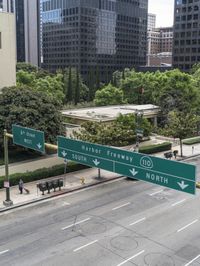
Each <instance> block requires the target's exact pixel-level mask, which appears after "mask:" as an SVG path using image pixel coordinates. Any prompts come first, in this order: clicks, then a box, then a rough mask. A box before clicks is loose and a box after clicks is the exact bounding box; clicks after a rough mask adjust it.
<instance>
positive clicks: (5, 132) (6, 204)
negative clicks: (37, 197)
mask: <svg viewBox="0 0 200 266" xmlns="http://www.w3.org/2000/svg"><path fill="white" fill-rule="evenodd" d="M6 134H7V130H6V129H4V163H5V180H6V181H7V182H8V184H9V172H8V138H7V136H6ZM3 204H4V205H5V206H6V207H8V206H11V205H13V202H12V200H11V199H10V184H9V185H8V187H6V200H5V201H4V202H3Z"/></svg>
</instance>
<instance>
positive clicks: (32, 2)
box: [15, 0, 39, 65]
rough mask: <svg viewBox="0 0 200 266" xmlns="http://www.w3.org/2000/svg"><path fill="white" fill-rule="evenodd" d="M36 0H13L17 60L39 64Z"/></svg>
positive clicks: (37, 9)
mask: <svg viewBox="0 0 200 266" xmlns="http://www.w3.org/2000/svg"><path fill="white" fill-rule="evenodd" d="M38 12H39V8H38V0H15V14H16V33H17V61H18V62H27V63H31V64H33V65H38V64H39V54H38V52H39V16H38V14H39V13H38Z"/></svg>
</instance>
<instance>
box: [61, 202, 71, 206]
mask: <svg viewBox="0 0 200 266" xmlns="http://www.w3.org/2000/svg"><path fill="white" fill-rule="evenodd" d="M68 205H71V204H70V203H69V202H66V201H64V202H63V204H62V206H68Z"/></svg>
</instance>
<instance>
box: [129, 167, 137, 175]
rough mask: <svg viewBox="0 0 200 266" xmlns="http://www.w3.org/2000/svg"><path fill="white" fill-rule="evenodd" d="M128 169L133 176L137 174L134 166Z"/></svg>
mask: <svg viewBox="0 0 200 266" xmlns="http://www.w3.org/2000/svg"><path fill="white" fill-rule="evenodd" d="M129 171H130V172H131V174H132V175H133V176H135V175H137V174H138V172H137V171H135V168H133V169H132V170H131V169H130V170H129Z"/></svg>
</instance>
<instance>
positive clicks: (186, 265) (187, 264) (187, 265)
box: [185, 255, 200, 266]
mask: <svg viewBox="0 0 200 266" xmlns="http://www.w3.org/2000/svg"><path fill="white" fill-rule="evenodd" d="M199 257H200V255H198V256H196V257H195V258H194V259H193V260H191V261H189V262H188V263H186V264H185V266H189V265H190V264H191V263H193V262H194V261H195V260H197V259H198V258H199Z"/></svg>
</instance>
